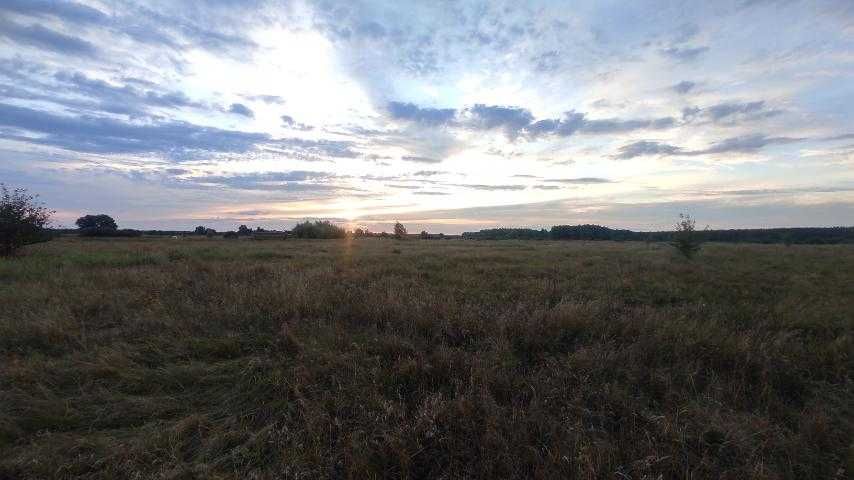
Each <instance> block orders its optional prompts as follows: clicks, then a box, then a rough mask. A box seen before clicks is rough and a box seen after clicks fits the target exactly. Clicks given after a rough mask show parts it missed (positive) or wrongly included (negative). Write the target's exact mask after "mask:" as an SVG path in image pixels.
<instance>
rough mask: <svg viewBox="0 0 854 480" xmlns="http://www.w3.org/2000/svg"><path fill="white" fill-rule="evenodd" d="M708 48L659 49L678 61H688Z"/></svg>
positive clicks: (663, 53) (694, 58)
mask: <svg viewBox="0 0 854 480" xmlns="http://www.w3.org/2000/svg"><path fill="white" fill-rule="evenodd" d="M708 50H709V47H694V48H691V47H669V48H665V49H663V50H661V53H662V55H664V56H667V57H670V58H672V59H674V60H677V61H679V62H690V61H693V60H696V59H697V57H699V56H700V55H701V54H703V53H705V52H706V51H708Z"/></svg>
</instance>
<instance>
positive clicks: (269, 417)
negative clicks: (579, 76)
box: [0, 239, 854, 479]
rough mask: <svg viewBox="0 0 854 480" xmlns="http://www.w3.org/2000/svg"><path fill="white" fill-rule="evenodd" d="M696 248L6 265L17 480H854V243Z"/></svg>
mask: <svg viewBox="0 0 854 480" xmlns="http://www.w3.org/2000/svg"><path fill="white" fill-rule="evenodd" d="M395 251H397V252H398V253H395ZM675 255H676V253H675V252H673V251H672V249H669V248H666V246H665V245H655V244H653V245H651V246H648V245H645V244H642V243H607V242H601V243H584V242H530V243H529V242H524V241H507V242H495V243H491V242H464V241H441V242H439V241H418V240H413V241H410V242H403V243H400V242H392V241H388V240H382V239H358V240H328V241H325V240H317V241H300V240H297V241H292V240H288V241H285V242H277V243H276V244H275V245H273V244H272V243H269V242H268V243H263V244H261V243H256V242H228V241H219V240H209V239H205V240H199V241H186V242H184V241H173V240H165V239H164V240H147V239H133V240H117V241H111V242H103V241H85V240H79V239H63V240H60V241H55V242H52V243H50V244H42V245H36V246H33V247H29V250H27V251H26V255H24V256H23V257H22V258H18V259H14V260H11V261H8V262H0V356H2V357H0V478H635V479H641V478H650V479H652V478H757V479H759V478H761V479H777V478H792V479H795V478H847V477H848V476H850V474H851V472H852V464H851V462H852V460H854V457H852V447H851V438H852V434H854V425H852V419H854V415H852V413H854V412H852V405H854V389H852V378H851V372H852V368H851V367H852V363H851V356H850V355H851V352H852V351H854V337H852V321H854V301H852V300H851V299H854V273H852V272H854V248H852V247H851V246H826V247H807V246H791V247H784V246H748V245H714V244H712V245H707V246H706V247H705V248H704V251H703V255H701V256H699V257H698V258H697V259H696V260H695V261H694V262H683V261H678V260H677V259H676V257H675Z"/></svg>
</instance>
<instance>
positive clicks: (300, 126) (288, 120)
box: [281, 115, 314, 131]
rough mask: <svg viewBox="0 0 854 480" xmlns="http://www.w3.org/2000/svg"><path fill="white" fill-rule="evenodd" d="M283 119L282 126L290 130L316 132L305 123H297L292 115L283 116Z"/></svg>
mask: <svg viewBox="0 0 854 480" xmlns="http://www.w3.org/2000/svg"><path fill="white" fill-rule="evenodd" d="M281 119H282V124H283V125H284V126H286V127H288V128H290V129H293V130H300V131H308V130H314V127H312V126H311V125H306V124H304V123H300V122H297V121H296V120H294V117H292V116H290V115H282V116H281Z"/></svg>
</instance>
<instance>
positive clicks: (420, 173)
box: [412, 170, 447, 177]
mask: <svg viewBox="0 0 854 480" xmlns="http://www.w3.org/2000/svg"><path fill="white" fill-rule="evenodd" d="M443 173H447V172H443V171H441V170H418V171H417V172H415V173H413V174H412V175H413V176H415V177H432V176H434V175H442V174H443Z"/></svg>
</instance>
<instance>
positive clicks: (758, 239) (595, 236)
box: [462, 225, 854, 244]
mask: <svg viewBox="0 0 854 480" xmlns="http://www.w3.org/2000/svg"><path fill="white" fill-rule="evenodd" d="M695 234H696V235H697V238H698V239H699V240H700V241H704V242H742V243H785V244H834V243H854V227H828V228H817V227H806V228H754V229H734V230H697V231H696V233H695ZM462 237H463V238H465V239H471V240H612V241H649V242H669V241H672V240H673V238H674V232H672V231H660V232H635V231H632V230H620V229H613V228H608V227H603V226H601V225H555V226H553V227H552V228H551V229H550V230H546V229H540V230H536V229H532V228H491V229H486V230H480V231H477V232H465V233H463V235H462Z"/></svg>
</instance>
